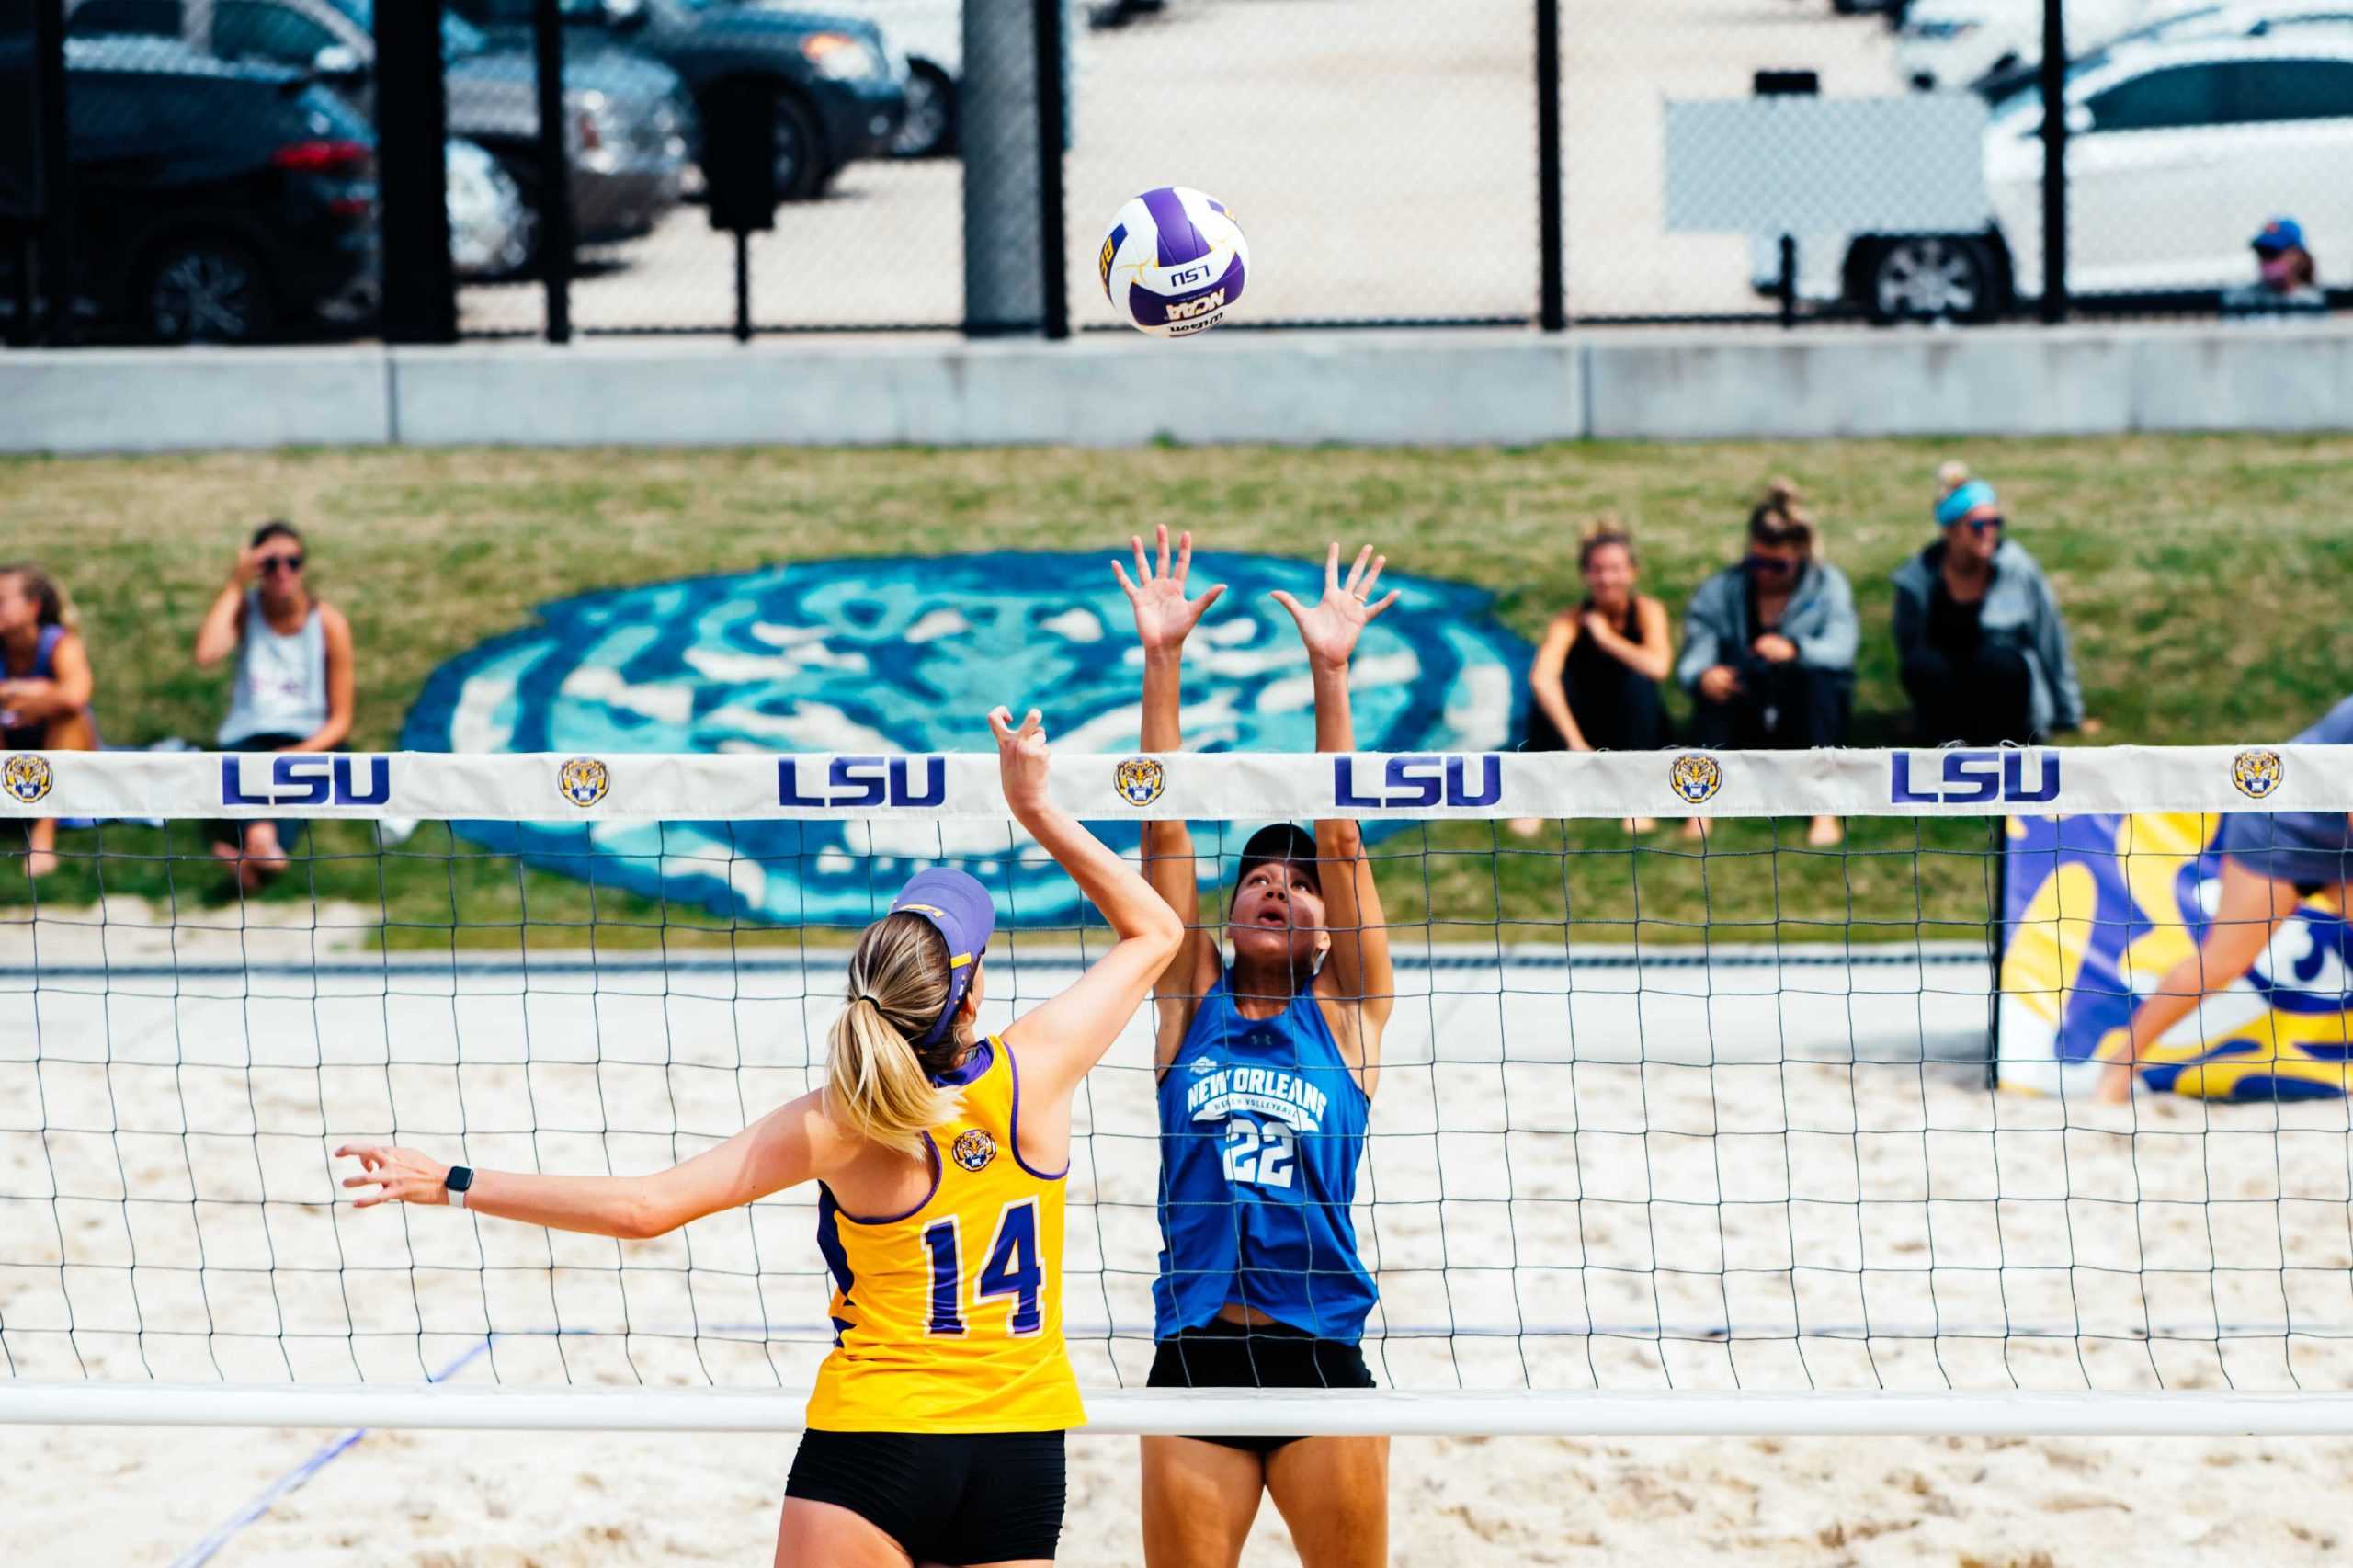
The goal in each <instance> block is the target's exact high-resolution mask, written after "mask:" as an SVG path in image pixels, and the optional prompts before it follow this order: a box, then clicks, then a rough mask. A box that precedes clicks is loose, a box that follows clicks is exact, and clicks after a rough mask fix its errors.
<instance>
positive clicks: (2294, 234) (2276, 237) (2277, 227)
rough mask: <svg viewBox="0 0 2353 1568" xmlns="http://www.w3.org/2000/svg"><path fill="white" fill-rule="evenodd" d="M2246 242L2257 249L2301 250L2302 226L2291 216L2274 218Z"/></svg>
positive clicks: (2302, 246) (2302, 242)
mask: <svg viewBox="0 0 2353 1568" xmlns="http://www.w3.org/2000/svg"><path fill="white" fill-rule="evenodd" d="M2247 244H2251V245H2253V246H2254V247H2255V248H2256V249H2257V250H2302V249H2303V248H2304V226H2303V225H2302V223H2299V222H2296V221H2295V220H2294V219H2293V218H2274V219H2272V220H2271V222H2268V223H2266V224H2265V225H2263V227H2262V228H2260V229H2258V230H2256V233H2255V238H2253V239H2251V240H2249V241H2248V242H2247Z"/></svg>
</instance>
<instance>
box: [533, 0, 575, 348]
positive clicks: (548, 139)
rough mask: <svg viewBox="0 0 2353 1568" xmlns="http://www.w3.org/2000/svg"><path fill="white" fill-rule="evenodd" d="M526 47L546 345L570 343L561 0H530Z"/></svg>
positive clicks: (569, 181)
mask: <svg viewBox="0 0 2353 1568" xmlns="http://www.w3.org/2000/svg"><path fill="white" fill-rule="evenodd" d="M531 45H532V53H533V55H534V56H535V57H536V60H537V62H538V68H539V78H540V192H539V196H540V267H541V273H540V276H541V277H542V278H544V279H545V280H546V283H547V290H548V328H547V335H548V341H549V342H550V343H569V342H570V341H572V247H573V237H572V159H571V156H570V154H569V153H568V151H567V149H566V146H565V142H566V137H565V135H564V108H563V102H564V95H563V0H533V4H532V6H531Z"/></svg>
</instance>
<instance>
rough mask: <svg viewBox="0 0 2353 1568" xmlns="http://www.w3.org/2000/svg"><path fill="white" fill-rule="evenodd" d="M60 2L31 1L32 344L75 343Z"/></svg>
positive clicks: (69, 161) (70, 180) (70, 161)
mask: <svg viewBox="0 0 2353 1568" xmlns="http://www.w3.org/2000/svg"><path fill="white" fill-rule="evenodd" d="M65 92H66V87H65V0H33V102H34V104H35V105H36V112H38V113H39V114H40V125H39V126H38V128H37V129H36V131H35V135H36V137H37V138H38V140H39V144H40V243H39V250H40V293H41V297H42V298H43V299H45V300H46V301H48V309H47V310H46V312H44V313H43V316H42V320H41V324H40V328H39V329H38V331H37V333H36V334H35V335H34V336H33V339H32V340H33V341H35V342H40V341H47V342H50V343H53V344H68V343H71V342H73V341H74V285H75V284H76V282H77V281H78V280H79V278H80V271H79V269H78V268H77V267H75V266H74V160H73V158H72V156H71V152H70V149H71V145H72V143H71V141H70V135H71V133H70V132H69V131H67V129H66V119H65Z"/></svg>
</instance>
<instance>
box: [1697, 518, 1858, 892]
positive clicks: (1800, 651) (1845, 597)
mask: <svg viewBox="0 0 2353 1568" xmlns="http://www.w3.org/2000/svg"><path fill="white" fill-rule="evenodd" d="M1817 548H1818V539H1817V536H1816V533H1815V529H1814V526H1813V518H1812V517H1809V516H1808V515H1807V513H1806V510H1805V508H1804V506H1803V505H1802V503H1801V502H1800V500H1799V498H1798V492H1797V486H1796V485H1794V484H1792V483H1790V482H1789V481H1788V480H1786V479H1777V480H1775V481H1774V482H1773V483H1772V485H1771V486H1770V487H1769V488H1768V490H1767V491H1766V493H1765V498H1764V499H1763V500H1762V501H1760V502H1758V503H1757V504H1756V507H1755V509H1754V510H1752V511H1751V512H1750V513H1749V515H1748V554H1747V556H1746V558H1745V559H1744V560H1742V561H1739V562H1734V563H1733V564H1732V565H1730V566H1727V567H1725V568H1724V569H1723V570H1722V571H1721V572H1719V573H1717V574H1715V575H1714V576H1712V577H1711V578H1709V579H1708V580H1707V581H1706V582H1704V583H1702V584H1700V585H1699V590H1698V591H1697V592H1696V593H1694V594H1693V595H1692V596H1691V604H1690V608H1688V609H1687V610H1686V611H1685V612H1684V631H1683V655H1682V657H1681V658H1679V659H1678V660H1677V661H1676V665H1675V678H1676V682H1677V685H1679V686H1681V687H1683V689H1684V690H1686V691H1688V692H1689V693H1690V694H1691V699H1692V702H1693V705H1694V711H1693V713H1692V716H1691V744H1694V745H1698V746H1705V747H1711V748H1729V749H1733V750H1740V751H1797V750H1803V749H1807V748H1811V747H1817V746H1842V745H1845V744H1847V722H1848V720H1849V719H1850V718H1851V716H1852V713H1853V710H1854V692H1855V650H1856V648H1857V646H1858V645H1859V643H1860V642H1861V631H1860V628H1859V625H1858V623H1857V621H1856V619H1855V593H1854V590H1853V589H1852V588H1851V587H1849V586H1848V585H1847V578H1846V574H1844V573H1842V572H1840V571H1839V570H1838V568H1836V566H1833V565H1831V564H1830V563H1829V562H1826V561H1824V560H1822V559H1820V557H1819V555H1818V553H1817ZM1706 831H1707V829H1706V827H1705V825H1704V824H1702V822H1701V821H1700V819H1699V818H1697V817H1694V818H1692V819H1691V821H1690V822H1689V823H1688V824H1687V825H1686V826H1685V828H1684V835H1685V836H1686V837H1690V838H1697V837H1699V836H1701V835H1703V834H1704V833H1705V832H1706ZM1843 836H1844V833H1843V831H1842V830H1841V828H1840V827H1839V824H1838V819H1837V818H1836V817H1832V816H1818V817H1815V818H1814V819H1813V822H1812V824H1809V825H1808V827H1807V829H1806V835H1805V841H1806V842H1807V843H1808V844H1810V845H1812V846H1814V847H1816V848H1828V847H1829V846H1832V845H1835V844H1836V843H1838V842H1839V841H1840V839H1841V838H1842V837H1843Z"/></svg>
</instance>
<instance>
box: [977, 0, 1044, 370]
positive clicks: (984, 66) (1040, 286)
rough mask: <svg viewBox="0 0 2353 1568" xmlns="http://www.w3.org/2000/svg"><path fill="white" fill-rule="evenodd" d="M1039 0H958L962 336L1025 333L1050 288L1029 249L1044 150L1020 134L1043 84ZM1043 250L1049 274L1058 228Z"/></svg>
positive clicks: (1037, 116) (1038, 221)
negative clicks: (961, 61)
mask: <svg viewBox="0 0 2353 1568" xmlns="http://www.w3.org/2000/svg"><path fill="white" fill-rule="evenodd" d="M1040 4H1041V0H965V4H964V16H963V24H962V25H963V29H964V73H963V79H962V81H961V82H960V83H959V84H958V85H957V89H956V124H957V138H956V139H957V142H958V144H959V145H960V146H961V149H962V153H963V163H964V334H965V335H966V336H968V337H1001V336H1006V335H1011V334H1022V335H1028V334H1029V333H1033V332H1037V331H1039V330H1040V329H1041V327H1042V326H1043V325H1044V324H1045V323H1046V319H1047V312H1046V296H1047V294H1048V293H1049V292H1051V291H1052V290H1049V289H1048V287H1047V275H1046V267H1040V265H1039V257H1038V255H1037V251H1038V245H1039V242H1040V234H1041V231H1042V230H1043V227H1044V224H1045V222H1046V201H1045V199H1044V193H1043V192H1042V191H1040V189H1039V188H1038V180H1039V176H1040V174H1041V173H1042V172H1043V171H1044V169H1045V168H1046V167H1047V165H1048V154H1047V153H1046V151H1045V149H1043V148H1041V147H1036V146H1033V145H1031V142H1030V139H1031V138H1032V137H1034V136H1036V135H1037V134H1038V128H1039V125H1040V122H1041V121H1042V120H1043V119H1045V116H1046V110H1045V108H1043V107H1042V106H1041V105H1040V102H1039V101H1038V100H1039V98H1040V97H1042V96H1043V95H1042V94H1041V92H1040V88H1041V87H1042V85H1044V84H1043V83H1042V82H1041V81H1040V75H1041V73H1040V60H1039V47H1038V35H1039V33H1040V30H1041V29H1042V28H1043V27H1044V26H1045V25H1046V24H1045V23H1044V22H1043V21H1042V20H1041V19H1040V17H1039V15H1038V7H1039V6H1040ZM1044 75H1045V76H1046V77H1047V79H1049V80H1052V81H1054V82H1057V83H1059V81H1060V79H1061V73H1060V72H1059V70H1050V71H1048V72H1046V73H1044ZM1064 117H1065V119H1067V109H1066V108H1065V111H1064ZM1055 166H1056V167H1059V166H1060V165H1059V161H1057V162H1056V165H1055ZM1046 251H1047V258H1048V259H1047V264H1046V265H1047V267H1053V268H1055V269H1056V273H1055V275H1056V276H1057V277H1059V276H1060V275H1061V272H1060V269H1061V268H1062V267H1063V265H1064V263H1063V251H1062V243H1061V239H1060V236H1059V233H1057V235H1056V238H1055V242H1054V243H1053V244H1050V245H1048V246H1047V247H1046ZM1067 291H1068V290H1062V292H1063V293H1067ZM1067 308H1068V306H1067V303H1065V305H1064V309H1065V310H1067Z"/></svg>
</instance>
